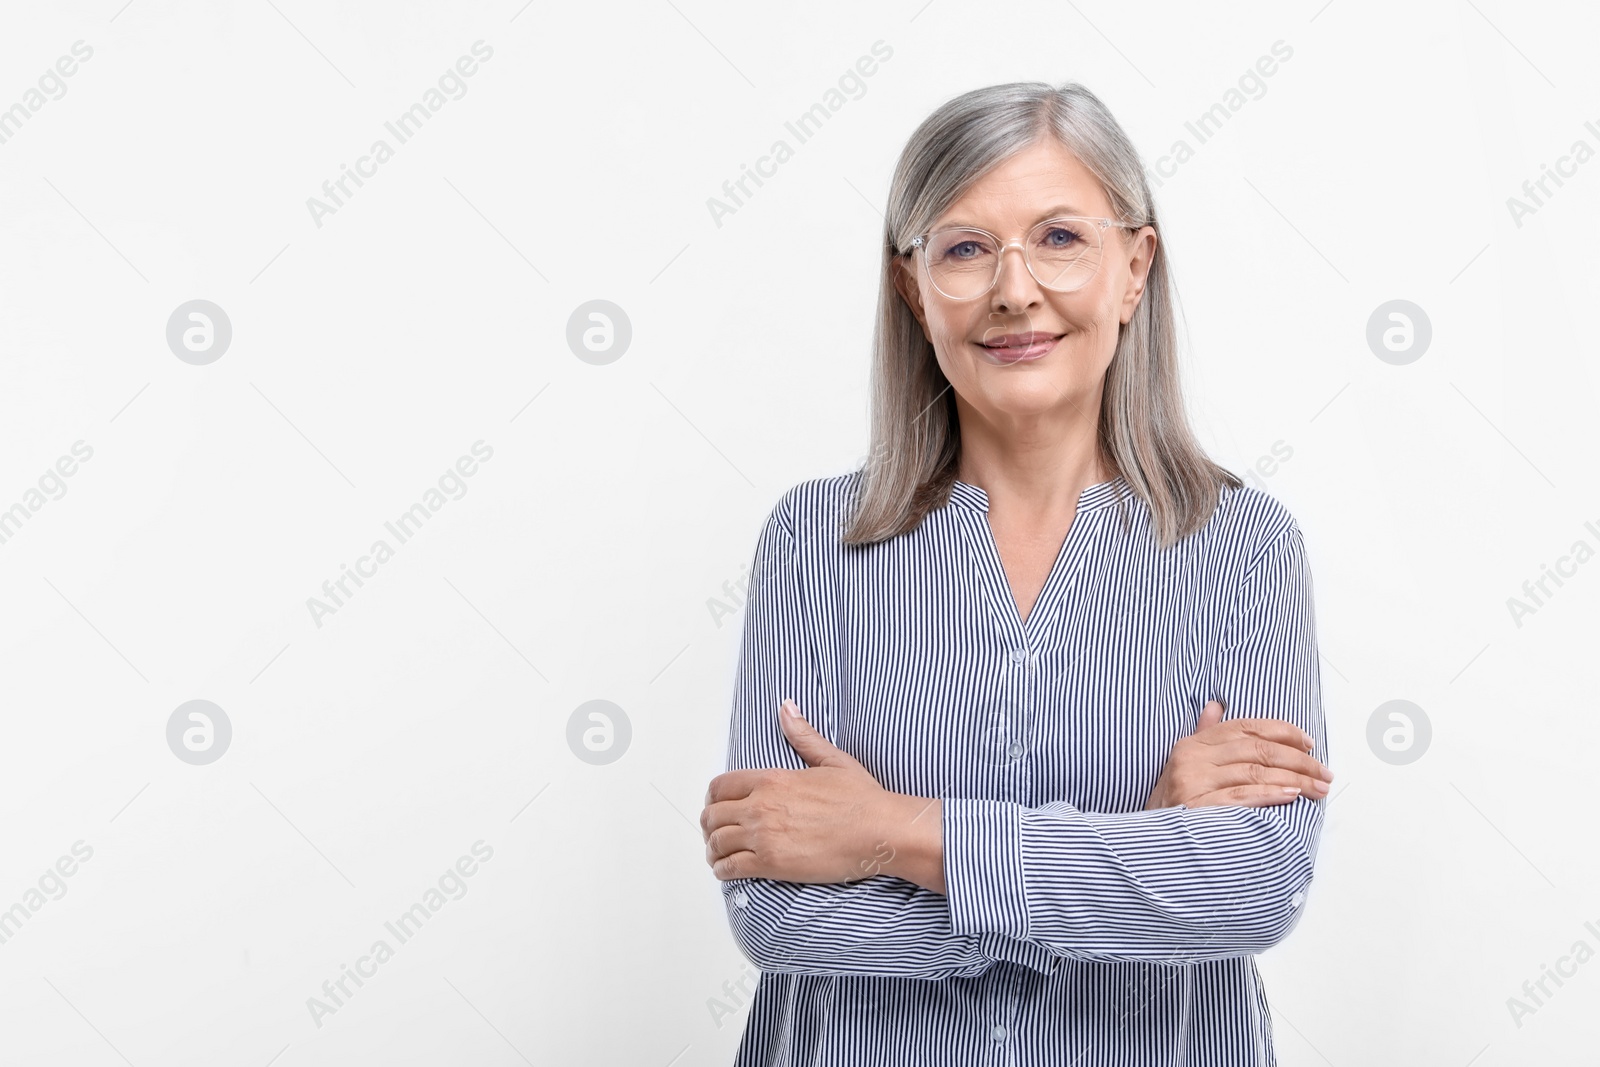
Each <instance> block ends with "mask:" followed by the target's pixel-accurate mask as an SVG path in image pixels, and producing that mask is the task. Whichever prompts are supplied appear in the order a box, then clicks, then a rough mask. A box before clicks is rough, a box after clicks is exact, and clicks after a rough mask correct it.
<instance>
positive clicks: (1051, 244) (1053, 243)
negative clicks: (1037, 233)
mask: <svg viewBox="0 0 1600 1067" xmlns="http://www.w3.org/2000/svg"><path fill="white" fill-rule="evenodd" d="M1078 239H1079V238H1078V235H1077V234H1076V233H1074V232H1073V231H1072V230H1069V229H1066V228H1065V227H1062V226H1056V227H1053V228H1051V229H1050V230H1048V231H1046V232H1045V235H1044V243H1045V246H1046V247H1048V248H1067V247H1069V246H1071V244H1072V243H1073V242H1074V241H1077V240H1078Z"/></svg>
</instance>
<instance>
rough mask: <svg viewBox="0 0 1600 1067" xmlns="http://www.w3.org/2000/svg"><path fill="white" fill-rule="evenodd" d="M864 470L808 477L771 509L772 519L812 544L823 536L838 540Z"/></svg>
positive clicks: (785, 492) (786, 493)
mask: <svg viewBox="0 0 1600 1067" xmlns="http://www.w3.org/2000/svg"><path fill="white" fill-rule="evenodd" d="M861 473H862V472H861V471H859V470H854V471H850V472H849V473H847V474H834V475H824V476H822V477H817V478H808V479H806V480H805V481H803V482H797V483H796V484H794V485H792V486H790V487H789V488H788V489H787V490H785V491H784V492H783V494H782V495H781V496H779V498H778V502H777V503H776V504H775V505H774V506H773V508H772V514H771V518H772V519H773V520H774V521H776V522H777V523H778V524H779V525H780V526H782V527H783V528H784V529H785V530H786V531H787V532H788V533H789V534H790V535H791V536H793V537H795V538H797V539H800V540H804V541H811V540H813V539H814V538H816V537H817V536H819V535H820V534H822V533H832V534H833V535H834V539H835V540H837V533H838V529H839V523H840V521H841V520H842V519H843V518H844V516H845V514H846V513H847V512H848V510H849V507H850V505H851V504H852V503H853V502H854V500H855V496H856V491H857V489H858V487H859V486H860V483H861Z"/></svg>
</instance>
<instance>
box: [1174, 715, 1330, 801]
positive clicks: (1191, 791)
mask: <svg viewBox="0 0 1600 1067" xmlns="http://www.w3.org/2000/svg"><path fill="white" fill-rule="evenodd" d="M1222 712H1223V708H1222V705H1221V704H1219V703H1218V702H1217V701H1215V700H1213V701H1211V702H1210V703H1208V704H1207V705H1206V706H1205V708H1204V709H1203V710H1202V711H1201V712H1200V721H1199V723H1197V724H1196V726H1195V731H1194V733H1193V734H1192V735H1190V736H1189V737H1185V738H1183V739H1182V740H1180V741H1179V742H1178V743H1177V744H1176V745H1173V746H1172V754H1171V755H1170V756H1168V757H1167V765H1166V766H1165V767H1163V768H1162V770H1161V778H1160V779H1159V780H1158V781H1157V782H1156V787H1155V789H1154V790H1153V791H1152V792H1151V793H1150V799H1149V801H1148V802H1147V803H1146V804H1145V806H1144V810H1145V811H1154V810H1156V809H1157V808H1170V807H1173V806H1175V805H1178V804H1182V805H1184V806H1185V807H1190V808H1204V807H1212V806H1216V805H1222V804H1241V805H1245V806H1247V807H1267V806H1270V805H1273V804H1287V803H1288V802H1289V801H1291V800H1294V799H1295V798H1296V797H1298V796H1301V795H1304V796H1308V797H1310V798H1311V799H1313V800H1320V799H1321V798H1323V797H1325V796H1327V795H1328V788H1329V786H1328V783H1329V782H1331V781H1332V780H1333V772H1332V771H1330V770H1328V769H1327V768H1326V767H1324V766H1323V765H1322V764H1321V763H1320V762H1318V761H1317V760H1316V759H1314V758H1313V757H1312V756H1311V754H1310V752H1309V749H1310V748H1311V746H1312V743H1311V740H1310V738H1308V737H1307V736H1306V733H1305V731H1303V730H1301V729H1300V728H1299V727H1298V726H1295V725H1293V724H1291V723H1287V722H1283V721H1282V720H1279V719H1230V720H1228V721H1227V722H1223V721H1222ZM1291 789H1292V790H1294V791H1293V792H1290V791H1289V790H1291Z"/></svg>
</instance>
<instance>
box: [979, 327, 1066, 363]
mask: <svg viewBox="0 0 1600 1067" xmlns="http://www.w3.org/2000/svg"><path fill="white" fill-rule="evenodd" d="M1065 336H1066V335H1065V334H1062V335H1061V337H1065ZM1061 337H1052V338H1049V339H1046V340H1043V341H1034V342H1032V343H1031V344H1023V345H979V346H978V347H979V348H981V349H983V350H984V351H985V352H986V353H988V354H989V356H990V357H991V358H993V359H996V360H999V361H1000V362H1002V363H1022V362H1026V361H1028V360H1034V359H1038V358H1039V357H1040V356H1043V355H1044V354H1045V353H1047V352H1049V351H1050V350H1051V349H1052V348H1054V347H1055V346H1056V344H1057V342H1059V341H1060V340H1061Z"/></svg>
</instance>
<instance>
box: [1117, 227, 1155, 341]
mask: <svg viewBox="0 0 1600 1067" xmlns="http://www.w3.org/2000/svg"><path fill="white" fill-rule="evenodd" d="M1159 239H1160V238H1158V237H1157V236H1156V231H1155V230H1154V229H1152V228H1151V227H1149V226H1146V227H1144V228H1143V229H1142V230H1139V231H1138V232H1136V233H1135V234H1134V235H1133V241H1132V245H1133V247H1132V255H1130V256H1129V258H1128V288H1127V290H1126V291H1125V292H1124V293H1123V294H1122V325H1124V326H1126V325H1127V324H1128V323H1130V322H1132V321H1133V312H1134V310H1135V309H1136V308H1138V306H1139V298H1140V297H1142V296H1144V286H1145V282H1146V281H1147V280H1149V277H1150V265H1151V264H1152V263H1154V262H1155V257H1156V241H1158V240H1159Z"/></svg>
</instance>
